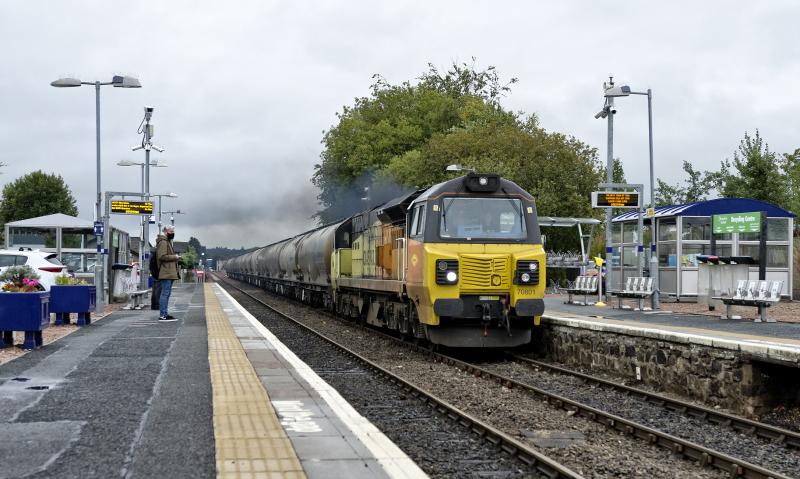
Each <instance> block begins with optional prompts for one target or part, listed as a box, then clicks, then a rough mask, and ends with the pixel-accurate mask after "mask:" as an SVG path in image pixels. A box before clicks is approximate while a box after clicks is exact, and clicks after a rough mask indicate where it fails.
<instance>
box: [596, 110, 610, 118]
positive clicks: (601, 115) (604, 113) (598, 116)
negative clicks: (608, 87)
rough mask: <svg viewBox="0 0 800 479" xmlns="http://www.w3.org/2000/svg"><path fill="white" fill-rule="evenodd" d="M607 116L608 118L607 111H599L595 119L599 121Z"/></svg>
mask: <svg viewBox="0 0 800 479" xmlns="http://www.w3.org/2000/svg"><path fill="white" fill-rule="evenodd" d="M607 116H608V111H606V109H605V108H603V109H602V110H600V111H598V112H597V114H596V115H595V116H594V117H595V118H596V119H598V120H599V119H600V118H605V117H607Z"/></svg>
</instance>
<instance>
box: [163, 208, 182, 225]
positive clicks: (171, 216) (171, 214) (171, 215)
mask: <svg viewBox="0 0 800 479" xmlns="http://www.w3.org/2000/svg"><path fill="white" fill-rule="evenodd" d="M163 213H164V214H165V215H169V222H170V224H171V225H172V226H175V215H185V214H186V212H185V211H181V210H175V211H164V212H163Z"/></svg>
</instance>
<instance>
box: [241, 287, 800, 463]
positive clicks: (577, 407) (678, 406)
mask: <svg viewBox="0 0 800 479" xmlns="http://www.w3.org/2000/svg"><path fill="white" fill-rule="evenodd" d="M228 284H231V283H228ZM233 287H235V288H237V289H239V290H241V288H238V287H237V286H235V285H233ZM241 291H243V292H244V290H241ZM258 291H260V292H261V290H258ZM245 294H247V295H248V296H249V297H251V298H253V299H254V300H255V301H258V302H259V303H261V304H266V303H264V302H263V301H261V300H258V299H256V298H255V297H254V296H252V295H251V294H249V293H245ZM283 299H284V300H285V298H283ZM270 309H272V310H273V311H275V309H274V308H272V307H271V306H270ZM277 313H278V314H282V315H284V316H285V314H284V313H281V312H279V311H277ZM330 317H332V318H336V319H337V320H341V318H337V317H335V316H332V315H331V316H330ZM342 321H343V320H342ZM348 324H351V323H348ZM351 325H352V324H351ZM306 327H307V326H306ZM369 329H370V331H373V332H375V333H377V334H380V335H382V336H384V337H386V338H389V339H391V340H393V341H396V342H398V343H402V344H403V345H405V346H406V347H409V348H411V349H414V350H416V351H417V352H421V353H423V354H426V355H428V356H429V357H430V358H431V359H432V360H434V361H438V362H442V363H445V364H448V365H451V366H454V367H457V368H459V369H461V370H463V371H466V372H468V373H470V374H472V375H474V376H476V377H483V378H486V379H490V380H493V381H496V382H497V383H499V384H501V385H503V386H505V387H507V388H516V389H519V390H523V391H526V392H528V393H530V394H532V395H534V396H536V397H538V398H541V399H543V400H545V401H547V402H548V403H549V404H551V405H553V406H555V407H558V408H561V409H564V410H566V411H568V412H569V414H572V415H579V416H582V417H585V418H587V419H590V420H592V421H594V422H597V423H599V424H602V425H603V426H605V427H607V428H609V429H612V430H615V431H619V432H622V433H624V434H627V435H629V436H632V437H635V438H638V439H641V440H644V441H645V442H647V443H649V444H653V445H656V446H660V447H663V448H666V449H668V450H670V451H671V452H673V453H675V454H678V455H681V456H683V457H685V458H688V459H691V460H693V461H695V462H697V463H698V464H700V465H701V466H704V467H714V468H716V469H718V470H720V471H724V472H725V473H727V474H729V475H730V477H743V478H763V479H766V478H773V479H784V478H785V479H788V477H789V476H786V475H783V474H781V473H779V472H775V471H771V470H768V469H766V468H763V467H761V466H758V465H755V464H751V463H749V462H747V461H745V460H742V459H740V458H736V457H733V456H731V455H728V454H725V453H723V452H720V451H717V450H714V449H712V448H709V447H705V446H702V445H700V444H696V443H693V442H691V441H687V440H684V439H681V438H679V437H676V436H673V435H671V434H668V433H665V432H663V431H659V430H657V429H654V428H651V427H648V426H646V425H643V424H640V423H637V422H635V421H631V420H628V419H625V418H623V417H620V416H617V415H615V414H612V413H609V412H606V411H603V410H600V409H598V408H594V407H591V406H589V405H587V404H584V403H581V402H578V401H575V400H572V399H569V398H567V397H564V396H561V395H559V394H555V393H553V392H550V391H547V390H544V389H541V388H538V387H536V386H533V385H531V384H526V383H524V382H521V381H518V380H515V379H513V378H511V377H508V376H505V375H502V374H497V373H495V372H492V371H490V370H488V369H487V368H484V367H481V366H479V365H477V364H474V363H470V362H468V361H464V360H461V359H457V358H454V357H452V356H448V355H445V354H442V353H439V352H434V351H430V350H429V349H427V348H425V347H422V346H419V345H416V344H412V343H409V342H406V341H403V340H401V339H399V338H396V337H394V336H392V335H389V334H386V333H384V332H380V331H376V330H374V329H372V328H369ZM515 359H516V358H515ZM527 359H528V358H525V360H524V361H523V362H527ZM555 368H556V369H559V368H557V367H555ZM556 369H553V371H555V370H556ZM562 369H563V368H562ZM593 379H599V378H591V377H589V378H587V379H586V381H592V380H593ZM601 381H602V380H601ZM596 384H600V383H599V382H596ZM611 384H612V385H613V384H614V383H611ZM609 387H611V386H609ZM630 389H633V391H628V394H634V393H637V394H638V392H639V390H637V389H635V388H630ZM647 394H648V395H649V396H648V397H649V399H648V400H650V401H654V402H655V404H658V403H659V402H660V401H661V398H660V397H658V395H655V394H653V393H647ZM663 399H667V398H663ZM663 404H664V405H665V407H674V408H675V410H676V411H679V412H680V411H683V403H682V402H681V401H675V400H665V401H664V403H663ZM687 404H688V403H687ZM667 405H669V406H667ZM688 406H691V407H686V411H687V413H689V414H702V412H701V410H703V409H706V408H702V407H699V406H694V405H690V404H688ZM690 411H691V412H690ZM713 412H714V413H715V414H714V415H708V416H707V417H709V418H710V419H708V420H709V421H712V422H716V423H717V424H721V425H730V426H732V427H735V428H737V430H742V432H747V433H754V434H757V435H759V436H760V437H764V438H770V439H776V440H781V441H783V443H784V444H786V445H788V446H790V447H793V446H794V444H795V442H794V438H793V437H792V436H793V435H794V433H792V432H791V431H787V432H788V433H789V434H787V435H785V437H783V438H781V437H780V435H778V436H774V435H773V433H774V432H775V431H776V430H779V431H782V430H781V429H780V428H775V427H773V426H769V425H764V424H761V423H757V422H755V421H749V420H747V419H744V418H736V417H735V416H730V415H727V414H724V413H721V412H718V411H713ZM729 417H730V418H731V419H730V421H731V422H730V424H728V423H727V421H728V420H729ZM733 418H735V419H737V421H734V420H733ZM750 423H754V424H750ZM745 424H747V425H748V429H747V430H744V429H742V427H743V425H745ZM757 425H758V426H762V427H756V426H757ZM753 427H756V429H755V430H754V431H753V430H752V428H753Z"/></svg>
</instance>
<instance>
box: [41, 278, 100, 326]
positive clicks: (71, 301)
mask: <svg viewBox="0 0 800 479" xmlns="http://www.w3.org/2000/svg"><path fill="white" fill-rule="evenodd" d="M96 300H97V292H96V290H95V287H94V285H91V284H78V285H71V286H58V285H55V286H51V287H50V312H51V313H56V323H55V324H57V325H60V324H65V323H66V324H69V313H78V323H77V324H78V326H85V325H87V324H90V323H91V322H92V311H94V306H95V303H96Z"/></svg>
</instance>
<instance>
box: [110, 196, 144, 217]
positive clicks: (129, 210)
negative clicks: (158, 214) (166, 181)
mask: <svg viewBox="0 0 800 479" xmlns="http://www.w3.org/2000/svg"><path fill="white" fill-rule="evenodd" d="M111 212H112V213H114V214H120V215H152V214H153V202H152V201H125V200H113V201H111Z"/></svg>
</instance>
